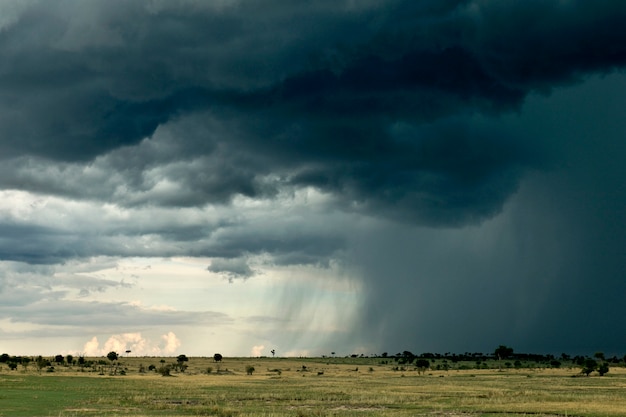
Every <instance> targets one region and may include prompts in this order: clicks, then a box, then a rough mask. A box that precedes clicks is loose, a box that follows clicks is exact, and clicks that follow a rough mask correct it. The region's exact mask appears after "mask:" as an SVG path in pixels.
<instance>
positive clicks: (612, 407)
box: [0, 357, 626, 417]
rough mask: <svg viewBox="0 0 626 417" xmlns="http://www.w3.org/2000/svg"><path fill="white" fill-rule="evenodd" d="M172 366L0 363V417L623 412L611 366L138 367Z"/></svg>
mask: <svg viewBox="0 0 626 417" xmlns="http://www.w3.org/2000/svg"><path fill="white" fill-rule="evenodd" d="M91 359H92V360H94V361H96V362H97V361H99V360H103V358H91ZM161 360H163V361H165V363H162V362H161ZM175 360H176V359H175V358H135V357H129V358H121V359H120V360H119V362H120V366H119V367H118V368H117V369H116V370H115V373H116V375H114V376H112V375H110V373H111V372H112V369H111V367H110V366H109V365H97V364H94V366H93V367H91V368H86V369H84V370H81V368H80V367H78V366H64V365H55V367H54V372H46V369H42V370H41V371H40V370H38V369H37V367H36V366H35V365H34V364H31V365H29V366H28V368H26V369H24V368H23V367H22V366H20V367H19V368H18V369H17V370H13V371H10V370H9V369H8V367H6V366H2V367H1V368H0V416H184V415H204V416H241V417H245V416H249V417H261V416H264V417H270V416H271V417H279V416H433V417H476V416H498V417H506V416H515V417H520V416H536V417H541V416H544V417H546V416H551V417H555V416H568V417H573V416H595V417H600V416H624V415H626V370H625V369H624V368H616V367H613V368H611V370H610V372H609V373H608V374H607V375H606V376H604V377H599V376H597V374H594V375H593V376H591V377H572V376H573V375H578V373H579V372H580V371H579V369H578V368H564V369H545V368H544V369H540V368H535V369H530V368H524V369H505V370H502V371H499V370H498V369H480V370H477V369H463V370H449V371H443V370H442V371H426V372H425V373H422V374H419V373H418V371H417V370H415V368H414V367H413V366H408V367H407V368H405V369H404V370H402V369H401V368H398V369H396V367H397V366H398V365H397V364H395V363H394V362H393V361H388V363H381V362H385V361H381V360H380V358H356V359H355V358H350V359H344V358H341V359H339V358H325V359H322V358H318V359H312V358H303V359H294V358H276V359H273V358H237V359H232V358H224V360H223V362H222V363H220V364H217V363H215V362H214V361H213V359H212V358H189V362H187V364H188V368H187V369H186V371H185V372H184V373H181V372H176V371H172V373H171V376H170V377H164V376H161V375H160V374H158V373H156V372H154V371H147V368H148V367H149V366H150V365H155V366H156V367H157V368H158V367H160V366H163V365H164V364H168V363H173V362H175ZM103 363H104V361H103ZM249 366H253V367H254V368H255V371H254V372H253V374H252V375H248V374H247V373H246V367H249ZM303 366H304V367H306V369H305V368H303ZM140 367H143V368H145V369H146V372H143V373H141V372H139V369H140ZM209 367H211V368H212V370H211V373H207V368H209ZM122 371H124V372H123V373H125V375H120V374H121V373H122Z"/></svg>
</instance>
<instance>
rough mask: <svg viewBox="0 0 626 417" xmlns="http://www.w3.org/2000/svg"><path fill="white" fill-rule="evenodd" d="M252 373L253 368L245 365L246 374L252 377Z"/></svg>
mask: <svg viewBox="0 0 626 417" xmlns="http://www.w3.org/2000/svg"><path fill="white" fill-rule="evenodd" d="M253 373H254V366H252V365H246V374H248V375H252V374H253Z"/></svg>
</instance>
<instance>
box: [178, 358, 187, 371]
mask: <svg viewBox="0 0 626 417" xmlns="http://www.w3.org/2000/svg"><path fill="white" fill-rule="evenodd" d="M188 361H189V358H188V357H187V356H186V355H178V356H177V357H176V362H178V369H180V371H181V372H185V369H186V368H187V365H185V362H188Z"/></svg>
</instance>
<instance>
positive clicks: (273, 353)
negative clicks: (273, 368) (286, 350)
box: [270, 349, 276, 358]
mask: <svg viewBox="0 0 626 417" xmlns="http://www.w3.org/2000/svg"><path fill="white" fill-rule="evenodd" d="M270 352H272V358H273V357H274V355H275V354H276V351H275V350H274V349H272V350H271V351H270Z"/></svg>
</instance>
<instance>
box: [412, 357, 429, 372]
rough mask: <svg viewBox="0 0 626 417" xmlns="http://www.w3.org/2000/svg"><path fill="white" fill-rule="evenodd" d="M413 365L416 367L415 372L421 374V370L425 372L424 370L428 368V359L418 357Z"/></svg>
mask: <svg viewBox="0 0 626 417" xmlns="http://www.w3.org/2000/svg"><path fill="white" fill-rule="evenodd" d="M415 366H416V367H417V373H418V374H421V373H422V372H426V370H427V369H428V368H430V361H429V360H428V359H418V360H417V361H416V362H415Z"/></svg>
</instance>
